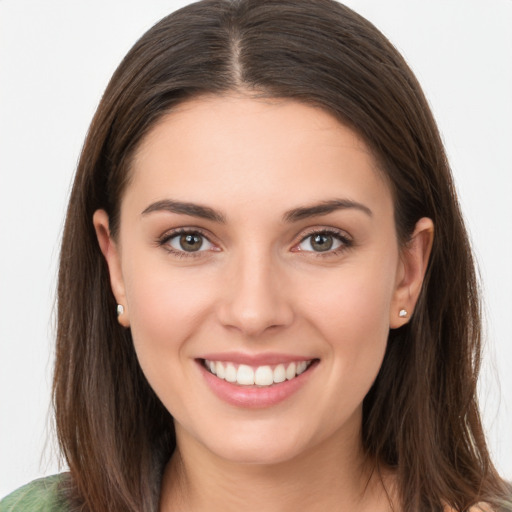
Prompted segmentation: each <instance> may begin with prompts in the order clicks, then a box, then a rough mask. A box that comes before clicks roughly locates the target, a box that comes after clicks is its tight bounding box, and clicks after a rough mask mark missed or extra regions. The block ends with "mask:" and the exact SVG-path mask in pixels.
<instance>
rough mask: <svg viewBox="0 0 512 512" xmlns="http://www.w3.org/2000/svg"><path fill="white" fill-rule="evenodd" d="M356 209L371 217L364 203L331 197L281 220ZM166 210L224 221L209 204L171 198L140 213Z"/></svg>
mask: <svg viewBox="0 0 512 512" xmlns="http://www.w3.org/2000/svg"><path fill="white" fill-rule="evenodd" d="M346 209H356V210H360V211H362V212H364V213H365V214H366V215H368V216H370V217H372V216H373V212H372V211H371V210H370V208H368V207H367V206H365V205H364V204H361V203H358V202H356V201H351V200H349V199H331V200H329V201H322V202H321V203H318V204H313V205H311V206H301V207H299V208H294V209H292V210H288V211H287V212H286V213H285V214H284V215H283V221H284V222H287V223H292V222H297V221H299V220H303V219H307V218H309V217H315V216H318V215H327V214H329V213H332V212H334V211H337V210H346ZM160 211H167V212H171V213H178V214H182V215H190V216H191V217H199V218H201V219H206V220H211V221H213V222H219V223H221V224H225V223H226V217H225V216H224V215H223V214H222V213H220V212H218V211H217V210H214V209H213V208H210V207H209V206H202V205H200V204H196V203H187V202H183V201H174V200H172V199H163V200H161V201H156V202H155V203H152V204H150V205H149V206H148V207H147V208H146V209H145V210H144V211H143V212H142V215H147V214H148V213H152V212H160Z"/></svg>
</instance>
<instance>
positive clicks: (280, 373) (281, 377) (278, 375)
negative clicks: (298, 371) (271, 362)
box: [273, 364, 286, 384]
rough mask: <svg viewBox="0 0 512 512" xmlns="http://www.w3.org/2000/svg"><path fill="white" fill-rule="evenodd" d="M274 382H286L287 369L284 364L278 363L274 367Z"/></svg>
mask: <svg viewBox="0 0 512 512" xmlns="http://www.w3.org/2000/svg"><path fill="white" fill-rule="evenodd" d="M273 377H274V382H275V383H276V384H278V383H279V382H284V381H285V380H286V370H285V369H284V364H278V365H277V366H276V367H275V368H274V376H273Z"/></svg>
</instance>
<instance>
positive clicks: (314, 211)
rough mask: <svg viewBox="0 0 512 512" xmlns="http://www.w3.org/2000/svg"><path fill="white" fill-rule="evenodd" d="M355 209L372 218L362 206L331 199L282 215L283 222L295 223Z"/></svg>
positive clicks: (343, 200) (370, 213)
mask: <svg viewBox="0 0 512 512" xmlns="http://www.w3.org/2000/svg"><path fill="white" fill-rule="evenodd" d="M346 209H356V210H360V211H362V212H364V213H365V214H366V215H368V216H369V217H373V212H372V211H371V210H370V208H368V207H367V206H365V205H364V204H361V203H358V202H356V201H351V200H350V199H331V200H329V201H322V202H321V203H318V204H313V205H311V206H304V207H300V208H294V209H293V210H289V211H287V212H286V213H285V214H284V215H283V220H284V221H285V222H297V221H299V220H303V219H307V218H309V217H315V216H317V215H327V214H329V213H332V212H334V211H336V210H346Z"/></svg>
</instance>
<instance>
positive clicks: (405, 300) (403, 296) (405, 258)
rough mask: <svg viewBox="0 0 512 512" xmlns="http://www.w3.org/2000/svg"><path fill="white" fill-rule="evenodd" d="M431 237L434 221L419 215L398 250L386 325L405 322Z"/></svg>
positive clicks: (416, 294)
mask: <svg viewBox="0 0 512 512" xmlns="http://www.w3.org/2000/svg"><path fill="white" fill-rule="evenodd" d="M433 241H434V223H433V222H432V220H431V219H429V218H427V217H423V218H421V219H420V220H419V221H418V222H417V223H416V226H415V228H414V232H413V234H412V236H411V239H410V240H409V242H408V243H407V244H406V246H405V247H404V248H403V249H402V250H401V254H400V269H399V272H398V273H397V283H396V288H395V293H394V296H393V300H392V304H391V309H390V318H389V326H390V328H391V329H396V328H397V327H401V326H402V325H404V324H406V323H407V322H408V321H409V319H410V317H411V315H412V313H413V311H414V307H415V305H416V302H417V300H418V297H419V294H420V291H421V287H422V284H423V279H424V277H425V272H426V270H427V265H428V261H429V258H430V252H431V250H432V244H433Z"/></svg>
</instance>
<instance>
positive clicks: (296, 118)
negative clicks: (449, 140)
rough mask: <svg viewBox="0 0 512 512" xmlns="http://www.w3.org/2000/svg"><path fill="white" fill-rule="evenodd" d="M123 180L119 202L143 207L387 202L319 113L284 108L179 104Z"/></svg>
mask: <svg viewBox="0 0 512 512" xmlns="http://www.w3.org/2000/svg"><path fill="white" fill-rule="evenodd" d="M131 172H132V176H131V183H130V186H129V187H128V190H127V192H126V195H127V196H130V195H132V196H133V195H136V196H137V197H138V198H139V199H140V200H141V201H142V200H143V201H146V202H148V201H156V200H160V199H165V196H166V195H171V196H172V197H173V198H174V199H177V200H184V201H185V200H186V201H190V200H193V201H198V202H201V203H203V204H212V203H214V205H215V206H220V205H225V206H226V207H227V206H229V205H232V206H237V204H238V206H243V205H247V204H248V203H253V202H259V203H262V204H272V205H273V206H274V207H275V208H277V207H278V206H279V205H282V208H283V209H286V208H287V207H288V206H289V207H293V206H295V203H309V202H314V201H322V200H325V199H326V198H329V197H334V196H343V197H344V198H348V199H353V200H358V201H361V200H363V199H364V200H365V201H369V202H372V203H388V206H389V203H390V202H391V194H390V191H389V187H388V184H387V180H386V179H385V177H384V174H383V173H382V172H381V171H380V170H379V169H378V167H377V164H376V161H375V159H374V158H373V155H372V154H371V152H370V150H369V149H368V147H367V146H366V144H365V143H364V142H363V141H362V140H361V138H360V137H358V136H357V134H356V133H355V132H353V131H352V130H350V129H349V128H347V127H346V126H344V125H343V124H341V123H340V122H339V121H338V120H337V119H336V118H334V116H332V115H330V114H329V113H327V112H326V111H324V110H322V109H320V108H316V107H313V106H309V105H305V104H303V103H299V102H295V101H290V100H276V99H271V100H269V99H254V98H249V97H246V96H206V97H200V98H197V99H193V100H190V101H187V102H184V103H183V104H181V105H179V106H178V107H177V108H176V109H174V110H173V111H172V112H170V113H168V114H167V115H165V116H164V117H163V118H162V119H161V120H160V121H159V122H158V123H157V124H156V125H155V126H154V127H153V129H152V130H151V131H150V132H149V134H148V135H146V137H145V138H144V139H143V140H142V142H141V144H140V145H139V148H138V150H137V152H136V154H135V156H134V159H133V162H132V166H131ZM140 206H141V207H142V206H143V205H142V204H140Z"/></svg>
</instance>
